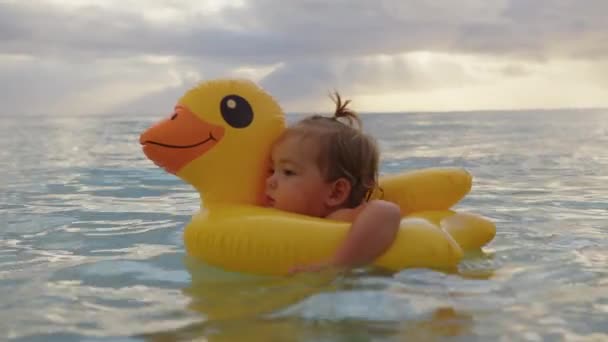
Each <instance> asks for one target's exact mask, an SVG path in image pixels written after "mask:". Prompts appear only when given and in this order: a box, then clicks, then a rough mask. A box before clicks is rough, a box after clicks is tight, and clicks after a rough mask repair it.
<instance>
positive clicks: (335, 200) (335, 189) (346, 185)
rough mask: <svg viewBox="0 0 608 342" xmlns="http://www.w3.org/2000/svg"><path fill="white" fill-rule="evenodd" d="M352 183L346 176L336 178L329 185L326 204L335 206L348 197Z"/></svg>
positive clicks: (342, 202)
mask: <svg viewBox="0 0 608 342" xmlns="http://www.w3.org/2000/svg"><path fill="white" fill-rule="evenodd" d="M351 189H352V185H351V184H350V182H349V181H348V180H347V179H346V178H338V180H336V181H334V182H333V183H332V185H331V192H330V194H329V197H328V198H327V200H326V204H327V205H328V206H330V207H337V206H340V205H342V204H344V202H346V200H347V199H348V196H350V191H351Z"/></svg>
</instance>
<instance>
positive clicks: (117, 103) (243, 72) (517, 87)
mask: <svg viewBox="0 0 608 342" xmlns="http://www.w3.org/2000/svg"><path fill="white" fill-rule="evenodd" d="M607 18H608V1H606V0H458V1H457V0H454V1H441V0H373V1H372V0H281V1H279V0H229V1H222V0H97V1H95V0H37V1H34V0H31V1H29V0H27V1H26V0H0V101H1V103H2V104H3V107H4V108H5V109H4V110H3V111H2V112H3V114H5V113H6V112H9V113H11V114H21V113H23V114H27V113H49V114H52V113H69V114H88V113H105V112H125V111H126V112H142V113H143V112H145V113H148V112H151V113H163V114H164V113H166V112H167V111H168V110H170V108H171V107H172V106H173V104H174V102H175V100H176V99H177V98H178V97H179V96H180V95H181V94H182V93H183V91H184V89H187V88H189V87H191V86H193V85H195V84H196V83H197V82H198V81H201V80H205V79H210V78H217V77H240V78H243V77H244V78H249V79H252V80H254V81H256V82H258V83H259V84H260V85H262V86H263V87H264V88H265V89H267V90H268V91H269V92H270V93H272V94H273V95H274V96H275V97H277V98H278V99H279V101H280V103H281V105H282V106H283V108H284V109H285V110H286V111H313V110H328V109H329V108H328V105H329V104H330V103H329V101H328V99H327V94H328V92H329V91H331V90H333V89H337V90H339V91H340V92H341V93H343V94H344V95H345V96H346V97H349V98H352V99H353V104H354V107H355V109H357V110H360V111H446V110H475V109H520V108H558V107H608V19H607ZM7 108H10V109H11V110H8V111H7V110H6V109H7ZM168 108H169V109H168Z"/></svg>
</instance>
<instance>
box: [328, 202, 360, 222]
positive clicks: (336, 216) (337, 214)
mask: <svg viewBox="0 0 608 342" xmlns="http://www.w3.org/2000/svg"><path fill="white" fill-rule="evenodd" d="M366 205H367V203H363V204H361V205H359V206H358V207H355V208H344V209H338V210H336V211H334V212H333V213H331V214H329V215H327V217H326V218H328V219H330V220H337V221H347V222H353V221H354V220H355V219H356V218H357V216H358V215H359V214H360V213H361V211H363V209H364V208H365V206H366Z"/></svg>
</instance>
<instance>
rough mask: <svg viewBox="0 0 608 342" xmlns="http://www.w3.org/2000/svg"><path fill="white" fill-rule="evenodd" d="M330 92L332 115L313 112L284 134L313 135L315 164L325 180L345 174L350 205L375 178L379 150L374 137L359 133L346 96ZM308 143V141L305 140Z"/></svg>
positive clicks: (369, 189) (362, 196) (371, 186)
mask: <svg viewBox="0 0 608 342" xmlns="http://www.w3.org/2000/svg"><path fill="white" fill-rule="evenodd" d="M332 95H333V96H331V98H332V100H333V101H334V103H335V104H336V109H335V111H334V114H333V116H331V117H328V116H322V115H313V116H310V117H307V118H305V119H303V120H301V121H299V122H298V123H296V124H295V125H293V126H291V127H289V128H288V129H287V131H286V132H285V135H301V136H302V137H305V138H313V140H312V141H314V143H316V144H318V155H317V164H318V166H319V168H320V169H321V172H322V174H323V176H324V177H325V180H326V181H330V182H332V181H335V180H337V179H339V178H346V179H347V180H348V181H349V182H350V184H351V193H350V196H349V197H348V199H347V200H346V203H345V205H346V206H347V207H349V208H354V207H356V206H358V205H359V204H361V203H362V202H363V201H365V200H368V199H369V196H370V195H371V193H372V191H373V190H374V188H375V187H376V186H377V180H378V160H379V152H378V147H377V145H376V142H375V140H374V139H373V138H372V137H370V136H368V135H367V134H365V133H363V131H362V124H361V120H360V119H359V117H358V115H357V114H356V113H355V112H354V111H352V110H351V109H350V108H348V105H349V104H350V100H346V101H344V102H343V101H342V98H341V97H340V94H338V93H337V92H334V93H333V94H332ZM307 143H310V142H307Z"/></svg>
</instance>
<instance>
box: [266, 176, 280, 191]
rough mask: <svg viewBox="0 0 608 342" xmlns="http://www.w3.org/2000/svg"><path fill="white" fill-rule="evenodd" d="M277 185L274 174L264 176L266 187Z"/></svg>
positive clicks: (271, 187) (272, 187) (270, 187)
mask: <svg viewBox="0 0 608 342" xmlns="http://www.w3.org/2000/svg"><path fill="white" fill-rule="evenodd" d="M276 186H277V180H276V177H275V176H274V174H271V175H270V176H268V178H266V187H267V188H269V189H274V188H275V187H276Z"/></svg>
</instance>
